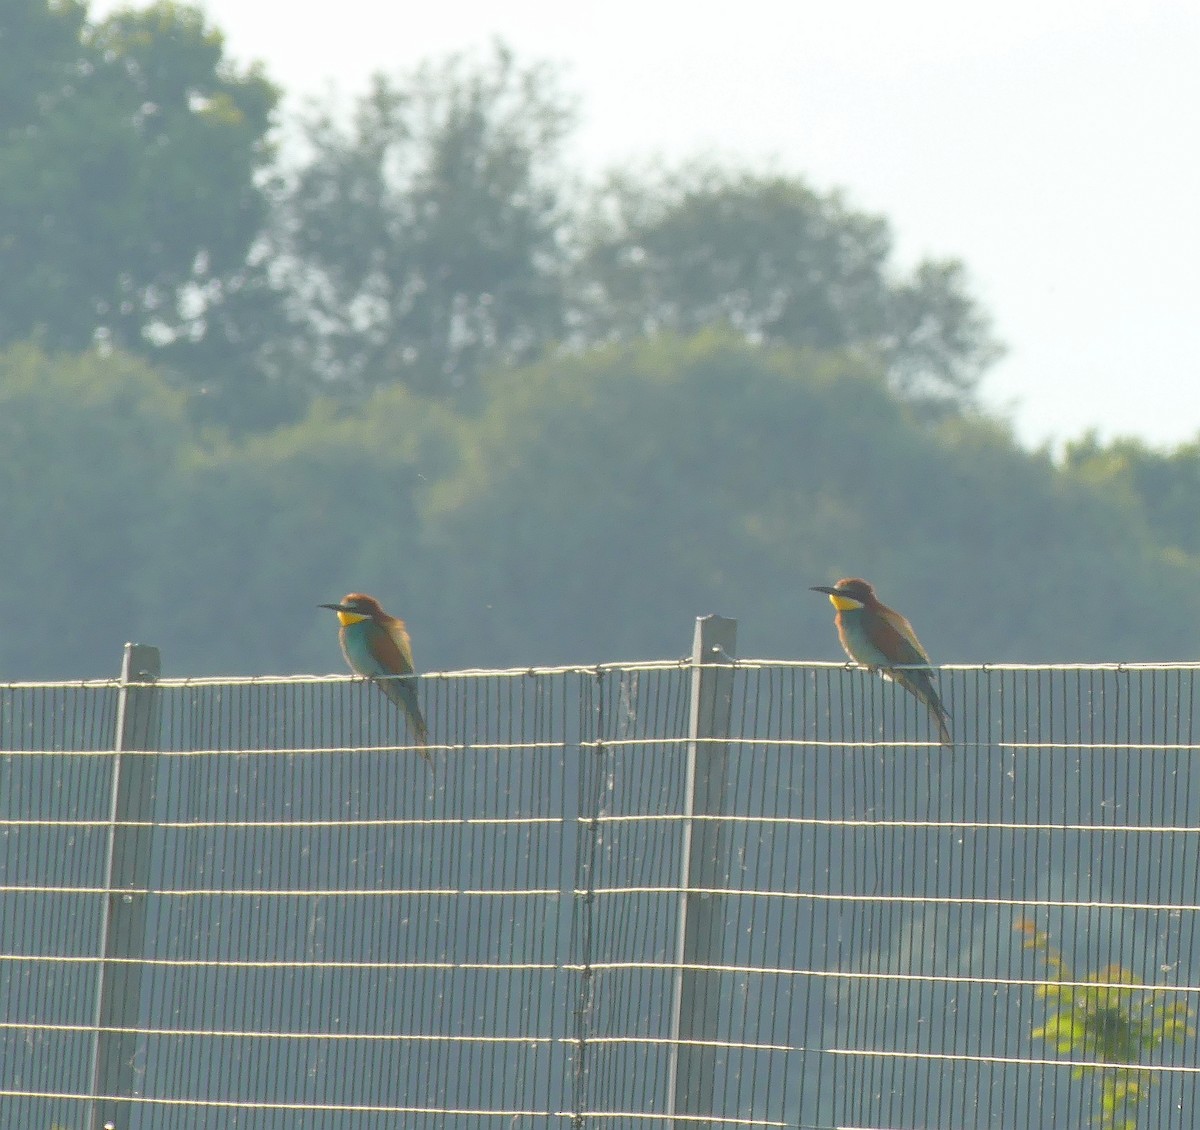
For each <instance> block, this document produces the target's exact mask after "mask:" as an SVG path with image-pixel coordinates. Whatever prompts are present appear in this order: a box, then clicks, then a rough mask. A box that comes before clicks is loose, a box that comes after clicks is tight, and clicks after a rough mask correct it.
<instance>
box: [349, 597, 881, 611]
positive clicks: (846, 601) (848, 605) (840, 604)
mask: <svg viewBox="0 0 1200 1130" xmlns="http://www.w3.org/2000/svg"><path fill="white" fill-rule="evenodd" d="M829 603H830V604H832V605H833V606H834V608H836V609H837V610H838V611H839V612H850V611H852V610H853V609H855V608H861V607H862V601H861V600H851V599H850V598H849V597H848V596H838V594H837V593H835V592H831V593H830V594H829ZM338 615H339V616H340V615H341V613H340V612H339V613H338Z"/></svg>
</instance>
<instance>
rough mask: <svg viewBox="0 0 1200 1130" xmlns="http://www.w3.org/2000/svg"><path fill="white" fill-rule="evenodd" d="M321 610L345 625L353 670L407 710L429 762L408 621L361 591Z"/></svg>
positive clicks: (342, 632) (345, 648)
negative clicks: (332, 612)
mask: <svg viewBox="0 0 1200 1130" xmlns="http://www.w3.org/2000/svg"><path fill="white" fill-rule="evenodd" d="M321 607H322V608H330V609H332V610H333V611H334V612H336V613H337V618H338V623H339V624H341V627H340V628H339V629H338V640H339V641H340V643H341V645H342V654H343V655H344V656H345V657H346V662H347V663H349V664H350V669H351V670H352V671H354V672H355V673H356V674H359V675H365V676H366V677H367V678H368V679H370V680H371V681H372V682H374V683H375V685H376V686H377V687H379V689H380V690H381V691H383V693H384V694H385V695H387V696H388V698H390V699H391V700H392V701H393V702H394V703H395V704H396V705H397V706H398V707H400V709H401V710H403V711H404V714H405V717H407V718H408V722H409V725H410V726H411V727H412V730H413V736H414V737H415V738H416V741H417V745H419V746H420V747H421V756H422V757H424V758H425V760H426V761H429V760H430V759H429V754H428V753H427V752H426V750H425V742H426V740H427V738H428V736H429V732H428V730H427V729H426V726H425V719H424V718H423V717H422V716H421V707H420V705H419V704H418V702H417V688H416V681H415V680H414V679H413V678H412V674H413V671H414V668H413V656H412V643H411V641H410V640H409V638H408V629H407V628H405V626H404V621H403V620H397V619H396V617H395V616H389V615H388V614H387V613H386V612H384V610H383V609H382V608H381V607H380V604H379V601H377V600H376V599H375V598H374V597H373V596H367V595H366V593H361V592H352V593H347V594H346V596H344V597H342V602H341V604H322V605H321ZM395 676H400V677H399V678H396V677H395ZM431 764H432V763H431Z"/></svg>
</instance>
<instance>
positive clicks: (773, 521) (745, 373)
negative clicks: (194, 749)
mask: <svg viewBox="0 0 1200 1130" xmlns="http://www.w3.org/2000/svg"><path fill="white" fill-rule="evenodd" d="M0 522H2V523H3V528H4V529H5V530H6V531H7V533H8V536H7V537H6V539H5V541H4V543H3V544H4V548H3V550H2V551H0V604H2V605H3V607H4V608H5V610H6V614H5V631H4V632H3V633H0V673H2V675H3V677H7V678H28V677H59V676H61V677H70V676H79V675H97V674H106V673H110V672H111V671H112V669H113V668H114V667H115V663H116V657H117V656H118V654H119V650H120V647H121V645H122V643H123V642H124V641H125V640H126V639H128V638H132V637H137V638H140V639H142V640H145V641H148V642H153V643H156V644H158V645H160V646H161V647H162V648H163V649H164V655H165V658H166V664H167V668H168V670H170V671H174V672H177V673H183V672H188V673H193V672H194V673H235V672H236V673H252V672H256V671H290V670H297V669H308V670H313V669H317V670H329V669H337V667H338V654H337V650H336V645H335V643H334V640H333V635H334V633H333V632H332V631H330V626H329V624H328V623H327V622H326V620H325V619H324V618H323V617H321V616H320V615H319V614H318V612H317V610H316V609H315V605H316V604H318V603H320V602H322V601H327V600H333V599H337V598H339V597H340V596H341V595H342V594H343V593H344V592H346V591H349V590H351V589H363V590H366V591H370V592H374V593H376V594H377V595H378V596H379V597H380V599H381V600H383V601H384V603H385V605H386V606H387V607H389V608H390V609H394V610H395V612H396V613H397V614H398V615H402V616H404V617H405V618H406V619H407V620H408V621H409V625H410V628H411V629H412V632H413V636H414V641H415V647H416V653H417V659H418V664H419V665H420V666H422V667H423V668H433V667H451V666H460V665H491V664H504V665H507V664H518V665H523V664H538V663H547V662H559V661H564V662H576V661H580V662H593V661H600V660H616V659H632V658H646V657H657V656H664V655H676V654H680V653H682V652H683V651H685V650H686V648H687V644H688V639H689V636H690V624H691V621H692V618H693V617H694V616H696V615H699V614H703V613H707V612H710V611H719V612H721V613H723V614H726V615H732V616H735V617H737V618H738V619H739V621H740V623H741V629H740V634H739V647H740V650H741V653H742V654H743V655H757V656H776V657H785V658H818V659H828V658H837V657H840V652H839V650H838V647H837V644H836V640H835V637H834V633H833V630H832V626H831V624H830V623H829V615H828V609H827V607H826V606H825V604H824V602H823V601H821V600H820V599H818V598H817V597H815V596H814V595H813V594H811V593H809V592H808V591H807V588H808V586H809V585H810V584H817V583H823V582H829V581H831V580H834V579H836V578H837V577H838V576H841V575H845V574H849V573H861V574H865V575H866V576H868V577H870V578H871V579H872V580H873V581H874V582H875V583H876V585H877V586H878V588H879V591H880V593H881V594H882V595H883V597H884V599H885V600H889V601H894V603H895V604H896V605H898V606H900V607H902V608H904V609H905V612H906V614H908V615H909V616H911V618H912V619H913V621H914V623H917V624H919V625H920V629H921V635H922V640H923V642H924V643H925V644H926V646H927V647H928V648H929V649H930V652H931V654H932V655H933V657H934V659H935V661H942V662H953V661H972V660H978V661H1005V660H1013V661H1018V660H1046V661H1066V660H1093V659H1094V660H1100V659H1109V660H1117V659H1120V660H1131V659H1187V658H1191V657H1194V656H1195V654H1196V637H1197V625H1198V624H1200V562H1197V560H1196V558H1194V557H1192V556H1190V555H1188V554H1186V553H1182V552H1180V551H1179V549H1178V548H1177V546H1175V545H1173V544H1164V540H1165V539H1164V537H1163V534H1162V530H1161V529H1160V528H1159V527H1158V526H1157V525H1156V524H1155V522H1153V521H1152V520H1150V518H1148V516H1147V514H1146V513H1145V508H1144V507H1142V506H1140V505H1139V504H1138V503H1137V501H1136V496H1135V494H1134V493H1133V491H1132V488H1130V489H1122V490H1117V489H1114V488H1113V486H1112V484H1111V483H1110V482H1107V481H1105V482H1104V483H1101V484H1097V483H1095V482H1094V481H1093V480H1092V478H1091V477H1090V476H1089V475H1087V474H1084V473H1082V472H1081V471H1080V469H1079V467H1078V466H1076V465H1075V464H1071V463H1068V464H1067V465H1066V466H1059V465H1056V464H1055V462H1054V461H1053V460H1051V459H1050V457H1049V456H1048V455H1046V454H1045V453H1041V452H1035V453H1030V452H1028V451H1025V450H1023V449H1022V448H1020V447H1019V446H1018V445H1017V444H1016V443H1015V441H1014V440H1013V438H1012V437H1011V435H1010V434H1009V433H1008V432H1007V430H1006V429H1005V428H1004V427H1003V426H1002V425H1000V424H998V423H996V422H995V421H991V420H988V419H985V418H981V417H977V416H973V415H967V414H962V415H957V416H954V417H952V418H949V419H945V420H942V421H940V422H930V421H929V420H928V419H926V418H925V417H924V416H923V415H922V414H921V413H920V412H919V411H918V410H916V409H914V407H913V406H912V405H911V404H910V403H909V402H908V401H907V400H905V398H904V397H902V396H901V395H900V394H898V393H897V392H896V391H895V390H894V389H893V388H892V387H891V386H890V385H889V383H888V381H887V380H886V378H885V376H884V374H883V373H882V371H881V369H880V368H879V366H877V365H876V364H873V363H869V362H866V361H864V360H863V359H861V358H858V357H855V356H853V355H851V354H848V353H844V352H819V351H813V350H793V349H787V348H782V347H777V348H767V347H762V346H754V345H749V344H747V343H746V342H744V341H743V340H740V339H739V338H737V337H735V336H732V335H726V334H720V333H716V332H708V333H702V334H699V335H697V336H694V337H691V338H673V337H668V336H660V337H659V338H657V339H656V340H654V341H651V342H642V343H638V344H632V345H618V346H613V347H610V348H608V349H603V350H594V351H589V352H587V353H585V354H582V355H580V356H576V357H565V358H560V359H558V360H555V361H543V362H541V363H538V364H536V365H533V366H530V367H525V368H518V369H511V370H507V371H503V372H497V373H495V374H493V375H492V376H491V377H490V378H489V380H488V382H487V392H486V397H485V399H484V401H483V403H482V404H481V405H480V407H479V410H478V411H472V412H469V413H464V412H456V411H454V410H453V409H451V408H450V407H449V406H447V405H446V404H445V403H444V402H443V401H442V400H441V399H440V398H433V397H422V396H419V395H417V394H415V393H413V392H410V391H408V390H407V389H405V388H403V387H392V388H388V389H382V390H379V391H378V392H376V393H375V394H373V395H372V396H371V397H369V398H367V399H365V400H364V401H363V402H362V403H361V404H358V405H356V406H348V405H345V404H341V403H337V402H333V401H317V402H314V404H313V406H312V407H311V408H310V410H309V411H308V413H307V414H306V415H305V416H304V418H303V419H301V420H300V421H298V422H297V423H294V424H290V425H287V426H283V427H280V428H277V429H274V430H273V431H269V432H255V433H249V434H246V435H243V436H240V437H231V436H229V435H227V434H225V433H224V432H222V431H219V430H218V431H212V432H200V433H197V432H196V430H195V428H194V427H193V426H192V424H191V422H190V421H189V418H188V414H187V404H186V398H185V396H184V395H183V394H182V393H180V392H177V391H175V390H174V389H173V387H172V384H171V382H170V381H169V380H168V379H166V378H164V377H162V376H159V375H157V374H156V373H155V372H154V371H153V370H151V369H149V368H147V367H146V366H145V365H144V364H143V363H141V362H138V361H135V360H133V359H131V358H129V357H127V356H124V355H122V354H119V353H112V354H107V355H105V354H102V353H97V352H91V353H87V354H83V355H71V354H54V353H48V352H46V351H44V350H42V349H40V348H37V347H35V346H30V345H23V346H15V347H12V348H10V349H8V350H6V351H3V352H0ZM1163 594H1170V595H1171V599H1170V600H1169V601H1168V600H1164V599H1163Z"/></svg>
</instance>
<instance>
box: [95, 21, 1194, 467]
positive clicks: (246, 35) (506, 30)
mask: <svg viewBox="0 0 1200 1130" xmlns="http://www.w3.org/2000/svg"><path fill="white" fill-rule="evenodd" d="M147 2H148V0H147ZM117 6H118V5H117V4H115V3H111V2H110V0H93V5H92V14H93V16H94V17H96V18H99V17H100V16H102V15H104V14H106V13H107V12H109V11H111V10H112V9H113V8H115V7H117ZM134 6H135V7H142V6H144V4H142V3H141V2H140V0H139V2H137V3H135V4H134ZM201 7H202V8H203V9H204V10H205V11H206V12H207V13H208V14H209V17H210V19H211V21H212V23H213V24H215V26H217V27H218V28H220V29H221V30H222V31H223V32H224V33H225V35H226V42H227V48H228V51H229V53H230V54H231V55H232V56H233V57H234V58H235V59H236V60H237V61H239V62H243V63H244V62H247V61H249V60H252V59H261V60H262V61H263V62H264V63H265V65H266V68H267V71H268V74H269V75H270V76H271V78H273V79H274V80H275V81H276V82H277V83H279V84H280V85H281V86H282V87H283V88H284V89H285V91H286V92H287V94H288V101H287V102H286V103H285V110H287V111H290V110H295V109H296V108H297V106H298V105H299V103H300V101H301V99H302V98H303V97H304V96H307V95H320V94H321V93H322V92H323V91H325V90H327V89H328V87H329V85H330V84H331V83H332V84H333V86H334V87H335V88H336V89H338V90H339V91H341V92H343V93H357V92H358V91H360V90H361V89H363V86H364V84H365V81H366V78H367V76H368V75H370V74H371V73H373V72H375V71H378V70H385V71H391V70H396V69H399V68H406V67H409V66H411V65H412V64H414V63H416V62H418V61H419V60H421V59H423V58H427V57H430V56H440V55H443V54H445V53H447V52H450V51H458V50H470V49H475V48H478V47H480V46H482V45H485V44H486V43H487V42H488V41H489V40H490V39H491V38H493V37H495V36H499V37H502V38H503V39H504V40H505V41H506V42H507V43H508V44H509V45H510V46H512V47H513V48H514V49H515V50H516V52H517V54H518V56H519V58H521V59H522V60H524V61H526V62H529V61H533V60H535V59H544V60H548V61H550V62H552V63H555V64H558V65H559V66H560V67H561V68H562V69H563V72H564V82H563V85H564V86H565V88H566V89H568V90H569V91H572V92H574V93H575V94H577V95H578V96H579V98H580V101H581V106H582V123H581V126H580V128H579V130H578V133H577V140H576V148H575V151H574V155H575V157H576V158H577V160H578V162H579V164H580V166H581V167H584V168H587V169H601V168H604V167H606V166H608V165H611V164H616V163H622V162H625V161H627V160H630V159H637V158H644V157H646V156H650V155H663V156H666V157H668V158H681V157H686V156H690V155H694V154H697V153H699V152H706V153H710V154H712V153H715V154H717V155H724V156H727V157H730V158H733V159H735V160H744V161H748V162H749V161H753V162H759V163H761V162H766V161H769V162H771V163H772V164H773V165H774V166H775V167H777V168H781V169H784V170H787V171H790V172H796V173H799V174H802V175H803V176H805V177H806V178H807V179H808V180H809V181H810V183H811V184H812V185H813V186H814V187H816V188H818V189H821V190H826V189H830V188H834V187H840V188H842V189H844V190H845V191H846V193H847V194H848V197H849V200H850V201H851V203H852V204H854V205H856V206H858V207H861V208H864V209H867V210H869V211H872V212H877V213H882V214H884V215H886V216H887V217H888V218H889V220H890V221H891V223H892V226H893V228H894V230H895V232H896V235H897V238H898V247H899V250H900V252H901V254H902V256H903V257H904V259H905V261H911V260H913V259H914V258H916V257H919V256H923V255H935V256H956V257H958V258H961V259H962V260H964V261H965V263H966V265H967V267H968V269H969V271H970V276H971V279H972V282H973V286H974V293H975V294H976V296H977V297H978V298H979V299H980V301H981V302H982V303H983V305H984V306H985V307H986V308H987V309H988V310H989V311H990V313H991V314H992V316H993V318H994V320H995V323H996V327H997V330H998V332H999V334H1000V336H1001V337H1002V338H1003V339H1004V340H1005V341H1006V342H1007V344H1008V346H1009V349H1010V352H1009V355H1008V357H1007V358H1006V359H1005V360H1004V361H1002V362H1001V363H1000V364H999V365H997V366H996V367H995V369H993V370H992V371H991V372H990V373H989V375H988V377H987V378H986V383H985V386H984V389H985V394H986V399H987V400H988V402H989V403H991V404H993V405H998V406H1005V405H1008V406H1011V409H1012V415H1013V418H1014V420H1015V422H1016V424H1017V427H1018V432H1019V434H1020V435H1021V436H1022V437H1023V438H1024V439H1025V440H1028V441H1031V442H1039V441H1041V440H1043V439H1048V438H1052V439H1063V438H1071V437H1074V436H1077V435H1079V434H1080V433H1082V432H1083V431H1085V430H1086V429H1088V428H1096V429H1098V430H1099V431H1100V432H1101V434H1102V435H1104V436H1111V435H1114V434H1133V435H1138V436H1141V437H1143V438H1144V439H1146V440H1148V441H1150V442H1153V443H1156V444H1172V443H1176V442H1179V441H1182V440H1187V439H1192V438H1195V437H1197V435H1198V434H1200V380H1198V378H1200V313H1198V310H1197V307H1198V306H1200V211H1198V208H1200V4H1197V3H1196V0H1090V2H1082V0H1081V2H1078V3H1076V2H1063V0H1008V2H1007V3H1005V4H1003V5H988V6H986V7H985V6H983V5H973V4H965V3H963V2H962V0H910V2H909V3H907V4H896V3H895V2H894V0H849V2H846V3H840V2H838V0H832V2H830V0H825V2H824V3H821V4H814V3H809V2H808V0H792V2H790V3H788V2H784V0H773V2H772V0H741V2H739V3H722V4H705V3H703V2H701V0H689V2H686V3H685V2H682V0H657V2H656V0H640V2H638V3H631V2H629V0H606V2H604V3H591V2H589V0H504V2H503V3H497V2H495V0H488V2H484V0H458V2H457V3H454V2H450V3H441V4H436V3H435V4H420V3H411V2H410V3H397V2H396V0H338V2H337V3H333V4H322V5H319V6H316V5H313V6H307V5H301V4H295V3H281V2H279V0H275V2H272V0H208V2H207V3H204V4H202V5H201Z"/></svg>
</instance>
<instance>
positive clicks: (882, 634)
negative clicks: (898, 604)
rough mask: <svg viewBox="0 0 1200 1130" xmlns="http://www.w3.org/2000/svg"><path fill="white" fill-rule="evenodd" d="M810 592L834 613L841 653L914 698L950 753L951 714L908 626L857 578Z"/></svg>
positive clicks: (903, 619) (906, 622) (819, 586)
mask: <svg viewBox="0 0 1200 1130" xmlns="http://www.w3.org/2000/svg"><path fill="white" fill-rule="evenodd" d="M812 590H813V592H823V593H826V594H827V595H828V596H829V603H830V604H832V605H833V606H834V608H836V609H837V615H836V616H835V617H834V623H835V624H837V630H838V639H840V640H841V641H842V647H843V648H845V650H846V654H847V655H848V656H850V658H851V659H853V660H854V662H855V663H861V664H862V665H863V666H864V667H866V668H867V669H868V670H869V671H878V672H879V673H880V674H881V675H883V677H884V678H885V679H892V680H893V681H894V682H897V683H899V684H900V685H901V686H902V687H903V688H904V689H905V690H906V691H909V692H910V693H912V694H914V695H916V696H917V698H919V699H920V700H921V701H922V702H923V703H924V704H925V705H926V706H927V707H928V708H929V714H930V717H931V718H933V720H934V721H935V722H936V723H937V727H938V732H939V735H940V737H941V741H942V745H946V746H949V747H950V748H951V749H953V748H954V739H953V738H952V737H951V736H950V727H949V725H948V723H949V721H950V715H949V714H948V713H947V712H946V708H945V707H944V706H943V705H942V700H941V699H940V698H939V697H938V693H937V691H936V690H935V689H934V686H933V671H932V669H931V668H930V666H929V656H928V655H927V654H926V653H925V649H924V648H923V647H922V646H921V641H920V640H919V639H917V634H916V632H914V631H913V630H912V625H911V624H910V623H909V622H908V621H907V620H906V619H905V618H904V617H903V616H901V615H900V613H899V612H896V611H895V610H894V609H891V608H889V607H888V606H887V605H886V604H884V603H882V602H881V601H880V600H879V598H878V597H877V596H876V595H875V590H874V589H873V588H872V587H871V586H870V585H869V584H868V583H867V582H866V581H864V580H862V578H860V577H843V578H842V579H841V580H840V581H838V583H837V584H836V585H834V586H833V588H829V587H827V586H826V585H813V586H812ZM900 667H907V668H908V669H907V670H901V669H899V668H900Z"/></svg>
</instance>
